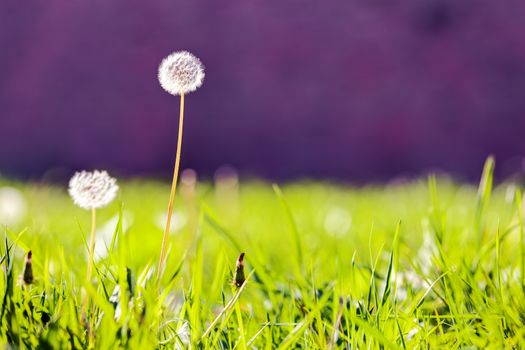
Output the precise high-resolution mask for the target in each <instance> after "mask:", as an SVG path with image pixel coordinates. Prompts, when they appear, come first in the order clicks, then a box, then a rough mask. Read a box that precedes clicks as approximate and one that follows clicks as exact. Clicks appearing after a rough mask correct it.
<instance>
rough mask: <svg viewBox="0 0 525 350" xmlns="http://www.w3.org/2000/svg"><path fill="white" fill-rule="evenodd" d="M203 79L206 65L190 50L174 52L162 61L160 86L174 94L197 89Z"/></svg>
mask: <svg viewBox="0 0 525 350" xmlns="http://www.w3.org/2000/svg"><path fill="white" fill-rule="evenodd" d="M203 80H204V66H203V65H202V63H201V61H200V60H199V59H198V58H197V57H195V56H194V55H192V54H191V53H189V52H188V51H177V52H174V53H172V54H171V55H169V56H167V57H166V58H164V59H163V60H162V62H161V63H160V66H159V82H160V86H162V88H163V89H164V90H166V91H167V92H169V93H170V94H172V95H180V94H181V93H184V94H187V93H189V92H192V91H195V90H197V88H199V87H200V86H201V85H202V82H203Z"/></svg>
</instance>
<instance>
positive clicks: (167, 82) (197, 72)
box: [157, 51, 204, 283]
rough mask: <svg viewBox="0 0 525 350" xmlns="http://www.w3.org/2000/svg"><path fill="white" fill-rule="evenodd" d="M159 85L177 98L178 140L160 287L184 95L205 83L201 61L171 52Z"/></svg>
mask: <svg viewBox="0 0 525 350" xmlns="http://www.w3.org/2000/svg"><path fill="white" fill-rule="evenodd" d="M158 78H159V83H160V85H161V86H162V88H163V89H164V90H166V91H167V92H168V93H170V94H172V95H175V96H177V95H180V115H179V132H178V137H177V153H176V156H175V168H174V170H173V180H172V183H171V191H170V199H169V202H168V213H167V214H168V215H167V217H166V226H165V229H164V235H163V236H162V247H161V250H160V258H159V267H158V271H157V280H158V282H159V283H160V279H161V277H162V273H163V270H164V260H165V258H166V250H167V241H168V235H169V230H170V227H171V213H172V211H173V200H174V198H175V192H176V190H177V179H178V175H179V166H180V153H181V148H182V130H183V125H184V95H185V94H188V93H190V92H192V91H195V90H197V88H199V87H200V86H201V85H202V82H203V80H204V66H203V65H202V63H201V61H200V60H199V59H198V58H197V57H195V56H194V55H192V54H191V53H189V52H187V51H178V52H174V53H172V54H171V55H169V56H167V57H166V58H164V59H163V60H162V62H161V63H160V66H159V73H158Z"/></svg>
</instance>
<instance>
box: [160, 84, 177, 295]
mask: <svg viewBox="0 0 525 350" xmlns="http://www.w3.org/2000/svg"><path fill="white" fill-rule="evenodd" d="M183 126H184V92H182V91H181V93H180V114H179V133H178V136H177V154H176V156H175V167H174V169H173V179H172V182H171V191H170V200H169V202H168V212H167V215H166V226H165V228H164V235H163V236H162V247H161V249H160V258H159V267H158V269H157V281H158V283H159V285H160V280H161V278H162V274H163V273H164V265H165V260H166V251H167V248H168V236H169V232H170V227H171V215H172V213H173V202H174V200H175V193H176V191H177V181H178V178H179V167H180V154H181V149H182V130H183Z"/></svg>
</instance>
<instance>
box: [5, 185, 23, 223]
mask: <svg viewBox="0 0 525 350" xmlns="http://www.w3.org/2000/svg"><path fill="white" fill-rule="evenodd" d="M26 208H27V205H26V200H25V199H24V196H23V195H22V193H21V192H20V191H18V190H17V189H16V188H13V187H2V188H0V226H1V225H7V226H10V225H17V224H18V223H19V222H20V221H21V220H22V219H23V218H24V216H25V214H26Z"/></svg>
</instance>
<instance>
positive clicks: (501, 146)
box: [0, 0, 525, 181]
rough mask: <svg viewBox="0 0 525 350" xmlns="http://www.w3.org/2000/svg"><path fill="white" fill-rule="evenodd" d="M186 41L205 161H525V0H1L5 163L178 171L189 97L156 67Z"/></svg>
mask: <svg viewBox="0 0 525 350" xmlns="http://www.w3.org/2000/svg"><path fill="white" fill-rule="evenodd" d="M176 50H188V51H191V52H193V53H194V54H195V55H197V56H198V57H200V58H201V60H202V61H203V63H204V64H205V65H206V73H207V75H206V80H205V83H204V85H203V87H201V88H200V89H199V90H197V91H196V92H194V93H192V94H191V95H188V96H187V99H186V107H187V110H186V111H187V114H186V123H185V135H184V147H183V152H182V153H183V167H192V168H195V169H196V170H197V171H198V172H199V173H201V174H207V175H209V174H213V171H214V170H215V169H216V168H217V167H218V166H220V165H222V164H230V165H233V166H234V167H236V168H238V169H239V170H240V171H241V173H242V174H250V175H257V176H263V177H269V178H278V179H290V178H297V177H305V176H307V177H329V178H339V179H346V180H353V181H356V180H378V179H387V178H390V177H392V176H399V175H417V174H421V173H422V172H424V171H427V170H432V169H442V170H445V171H448V172H451V173H452V174H454V175H456V176H459V177H460V178H468V179H472V178H477V177H478V176H479V173H480V171H481V167H482V163H483V160H484V159H485V157H486V156H487V155H488V154H489V153H493V154H495V155H496V160H497V162H498V171H499V173H500V175H503V176H506V175H509V174H512V173H515V172H519V171H521V169H522V168H523V165H522V164H523V160H522V157H523V155H524V154H525V2H524V1H522V0H519V1H518V0H502V1H495V0H461V1H458V0H449V1H432V0H406V1H391V0H367V1H364V0H360V1H357V0H353V1H352V0H339V1H337V0H333V1H319V0H316V1H314V0H301V1H286V0H280V1H269V0H264V1H259V0H253V1H246V0H229V1H222V2H219V1H216V2H215V1H193V0H192V1H173V0H170V1H168V0H148V1H144V0H68V1H51V0H50V1H36V0H24V1H20V0H5V1H2V2H1V3H0V172H3V173H7V174H14V175H18V176H42V175H43V174H46V172H47V174H48V175H49V174H53V171H55V172H58V173H60V172H70V171H73V170H76V169H81V168H87V169H90V168H107V169H111V170H113V171H115V172H117V173H119V174H130V175H135V174H139V175H144V174H154V175H161V176H163V177H169V174H170V172H171V168H172V164H173V159H174V154H175V146H176V131H177V118H178V108H179V104H178V103H179V101H178V98H177V97H173V96H171V95H169V94H167V93H165V92H164V91H163V90H162V89H161V88H160V86H159V84H158V81H157V78H156V74H157V67H158V64H159V63H160V60H161V59H162V58H163V57H164V56H166V55H167V54H169V53H170V52H172V51H176ZM53 169H54V170H53ZM57 169H58V170H57ZM60 169H62V170H60ZM50 170H51V172H49V171H50ZM49 176H53V175H49Z"/></svg>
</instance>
